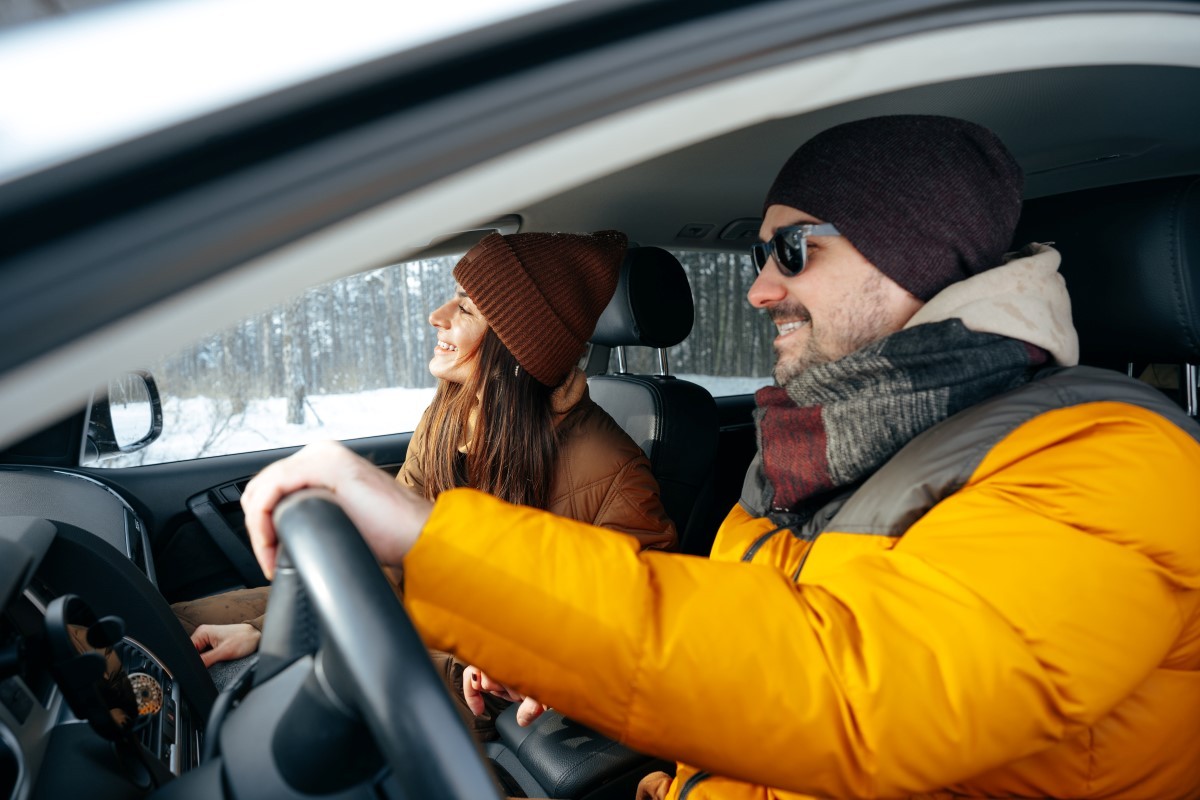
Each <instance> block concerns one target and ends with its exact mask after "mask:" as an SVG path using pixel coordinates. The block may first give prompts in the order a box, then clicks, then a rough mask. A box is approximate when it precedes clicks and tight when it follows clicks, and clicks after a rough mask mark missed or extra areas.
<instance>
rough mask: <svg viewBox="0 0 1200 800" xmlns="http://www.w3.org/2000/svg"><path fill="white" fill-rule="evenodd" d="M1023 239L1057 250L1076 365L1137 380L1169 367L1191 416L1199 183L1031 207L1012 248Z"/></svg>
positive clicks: (1199, 286) (1186, 180)
mask: <svg viewBox="0 0 1200 800" xmlns="http://www.w3.org/2000/svg"><path fill="white" fill-rule="evenodd" d="M1030 241H1038V242H1049V243H1052V244H1053V245H1054V247H1055V248H1056V249H1058V251H1059V252H1061V253H1062V258H1063V262H1062V269H1061V271H1062V274H1063V277H1064V278H1066V281H1067V290H1068V291H1069V292H1070V294H1071V306H1072V314H1073V316H1074V321H1075V328H1076V330H1077V331H1078V332H1079V345H1080V361H1081V362H1082V363H1084V364H1090V365H1092V366H1099V367H1109V368H1112V369H1119V370H1122V371H1127V372H1128V373H1129V374H1132V375H1134V376H1139V375H1141V374H1142V371H1143V369H1144V368H1145V367H1146V366H1147V365H1150V364H1156V365H1162V364H1168V365H1175V366H1176V367H1178V370H1179V380H1178V388H1177V389H1176V390H1175V394H1178V395H1179V396H1178V397H1177V399H1178V400H1179V401H1180V403H1181V405H1184V406H1185V407H1188V406H1189V405H1190V408H1189V409H1188V410H1189V413H1190V414H1191V415H1192V416H1193V417H1194V416H1196V379H1197V370H1196V366H1197V365H1200V275H1197V274H1196V273H1197V270H1200V176H1189V177H1183V178H1167V179H1163V180H1155V181H1145V182H1141V183H1131V184H1124V185H1121V186H1110V187H1105V188H1102V189H1091V190H1086V191H1081V192H1073V193H1071V194H1064V195H1059V196H1056V197H1048V198H1043V199H1038V200H1030V201H1028V202H1027V203H1025V206H1024V208H1023V210H1022V212H1021V221H1020V224H1019V225H1018V227H1017V234H1016V237H1015V238H1014V244H1015V245H1017V246H1020V245H1023V244H1026V243H1028V242H1030ZM1160 388H1164V389H1166V390H1167V391H1168V393H1172V392H1171V391H1170V387H1161V386H1160Z"/></svg>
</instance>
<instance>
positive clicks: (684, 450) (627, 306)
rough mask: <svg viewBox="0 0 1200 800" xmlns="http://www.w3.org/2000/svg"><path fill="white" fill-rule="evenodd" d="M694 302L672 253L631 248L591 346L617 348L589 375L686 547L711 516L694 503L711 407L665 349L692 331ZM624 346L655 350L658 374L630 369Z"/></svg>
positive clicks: (712, 420) (706, 466) (711, 432)
mask: <svg viewBox="0 0 1200 800" xmlns="http://www.w3.org/2000/svg"><path fill="white" fill-rule="evenodd" d="M694 319H695V307H694V305H693V303H692V290H691V287H690V286H689V285H688V279H687V274H686V273H685V272H684V271H683V266H682V265H681V264H680V263H679V261H678V260H677V259H676V258H675V256H673V255H671V254H670V253H668V252H667V251H666V250H663V249H661V248H658V247H631V248H630V249H629V252H628V253H627V254H626V256H625V261H624V262H623V263H622V265H621V275H620V280H619V282H618V284H617V289H616V292H615V293H614V295H613V298H612V300H611V301H610V302H609V304H608V307H607V308H606V309H605V310H604V313H603V314H602V315H601V316H600V320H599V321H598V322H597V323H596V332H595V333H594V334H593V335H592V339H591V341H592V344H593V345H598V346H601V347H606V348H612V349H614V350H615V352H616V362H617V368H616V371H615V372H610V373H606V374H604V375H596V376H593V377H591V378H589V379H588V388H589V390H590V392H591V396H592V399H593V400H594V401H596V403H597V404H598V405H599V406H600V407H601V408H603V409H604V410H605V411H607V412H608V413H609V415H610V416H612V418H613V419H614V420H616V422H617V424H619V425H620V426H621V427H622V428H623V429H624V430H625V432H626V433H628V434H629V436H630V437H631V438H632V439H633V440H634V441H635V442H637V443H638V444H639V445H640V446H641V448H642V450H643V451H644V452H645V453H646V457H647V458H648V459H650V469H651V471H652V472H653V473H654V477H655V478H656V479H657V480H658V485H659V492H660V496H661V498H662V503H663V507H664V508H665V509H666V511H667V516H669V517H670V518H671V520H672V521H673V522H674V523H675V529H676V530H677V531H678V533H679V542H680V548H681V549H683V550H684V551H685V552H691V551H689V550H687V548H686V543H687V542H688V541H689V539H691V538H699V534H698V533H697V531H696V530H695V528H696V526H697V525H699V524H702V523H703V521H705V520H707V519H708V518H709V517H710V515H708V514H704V513H702V512H703V510H704V509H703V506H702V505H701V506H698V505H697V504H698V502H699V501H701V499H702V497H704V496H707V495H706V494H705V493H704V492H703V489H704V487H705V484H706V482H707V481H709V480H710V479H711V475H712V467H713V458H714V457H715V455H716V451H717V436H718V431H719V423H718V421H717V406H716V403H715V402H714V401H713V398H712V395H710V394H709V393H708V391H707V390H706V389H704V388H703V387H702V386H698V385H697V384H694V383H691V382H689V381H685V380H680V379H679V378H676V377H674V376H673V375H670V374H669V370H668V368H667V354H666V348H668V347H672V346H674V345H677V344H679V343H680V342H682V341H683V340H684V339H685V338H687V336H688V334H689V333H691V330H692V322H693V320H694ZM627 346H641V347H651V348H654V349H656V350H657V358H658V371H657V372H656V373H654V374H633V373H630V372H629V371H628V370H627V368H626V364H627V359H626V353H625V348H626V347H627Z"/></svg>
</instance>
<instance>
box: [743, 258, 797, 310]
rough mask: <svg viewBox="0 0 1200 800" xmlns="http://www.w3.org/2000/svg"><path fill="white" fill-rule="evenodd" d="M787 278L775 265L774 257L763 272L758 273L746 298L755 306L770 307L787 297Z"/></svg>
mask: <svg viewBox="0 0 1200 800" xmlns="http://www.w3.org/2000/svg"><path fill="white" fill-rule="evenodd" d="M786 280H787V279H786V278H784V277H783V275H781V274H780V272H779V269H778V268H777V267H776V266H775V259H774V258H772V259H771V260H770V261H768V262H767V265H766V266H765V267H763V270H762V272H760V273H758V277H756V278H755V279H754V283H752V284H750V291H748V292H746V298H747V299H748V300H749V301H750V305H752V306H754V307H755V308H769V307H770V306H772V305H774V304H775V303H778V302H779V301H780V300H782V299H784V298H785V297H787V285H786V284H785V281H786Z"/></svg>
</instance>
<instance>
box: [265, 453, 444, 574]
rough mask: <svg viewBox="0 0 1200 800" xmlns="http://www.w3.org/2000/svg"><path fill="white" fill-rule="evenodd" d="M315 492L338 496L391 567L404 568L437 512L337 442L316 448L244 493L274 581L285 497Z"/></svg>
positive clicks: (270, 470) (268, 472) (274, 467)
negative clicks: (279, 508)
mask: <svg viewBox="0 0 1200 800" xmlns="http://www.w3.org/2000/svg"><path fill="white" fill-rule="evenodd" d="M310 488H312V489H328V490H329V491H331V492H333V493H334V494H335V495H337V499H338V502H339V503H340V504H341V506H342V510H343V511H345V512H346V516H347V517H349V518H350V521H351V522H353V523H354V525H355V526H356V527H357V528H358V530H359V532H360V533H361V534H362V537H363V539H364V540H366V542H367V546H369V547H370V548H371V550H372V552H374V553H375V557H376V558H377V559H379V561H380V563H382V564H385V565H388V566H399V565H400V562H401V560H402V559H403V558H404V555H405V554H406V553H407V552H408V551H409V550H410V549H411V548H412V546H413V544H415V543H416V541H417V536H418V535H420V533H421V528H422V527H423V526H424V525H425V520H427V519H428V518H429V514H430V512H431V511H432V509H433V504H432V503H430V502H429V501H428V500H426V499H424V498H423V497H420V496H419V495H417V494H416V493H414V492H412V491H410V490H408V489H406V488H404V487H403V486H399V485H397V484H396V482H395V481H393V480H392V478H391V476H390V475H388V474H387V473H386V472H384V471H383V470H381V469H379V468H377V467H376V466H375V465H374V464H372V463H371V462H370V461H367V460H366V459H364V458H360V457H359V456H357V455H355V454H354V453H353V452H351V451H350V450H348V449H346V448H345V447H343V446H342V445H340V444H338V443H337V442H317V443H316V444H310V445H309V446H308V447H305V448H304V449H303V450H301V451H300V452H298V453H296V454H295V455H292V456H290V457H288V458H285V459H283V460H282V461H276V462H275V463H274V464H271V465H270V466H268V467H267V468H266V469H264V470H263V471H262V472H260V473H258V475H257V476H256V477H255V478H254V480H252V481H250V483H249V485H248V486H246V491H245V492H243V493H242V510H243V511H244V512H245V514H246V531H247V532H248V533H249V535H250V542H251V544H252V545H253V546H254V554H255V556H257V558H258V563H259V566H261V567H262V570H263V573H264V574H266V576H267V577H268V578H270V577H272V576H273V575H274V574H275V557H276V555H277V548H278V545H279V543H278V539H277V537H276V535H275V526H274V524H273V522H272V520H271V514H272V513H273V512H274V511H275V506H276V505H278V504H279V502H280V501H281V500H283V498H284V497H286V496H287V495H289V494H291V493H292V492H296V491H299V490H300V489H310Z"/></svg>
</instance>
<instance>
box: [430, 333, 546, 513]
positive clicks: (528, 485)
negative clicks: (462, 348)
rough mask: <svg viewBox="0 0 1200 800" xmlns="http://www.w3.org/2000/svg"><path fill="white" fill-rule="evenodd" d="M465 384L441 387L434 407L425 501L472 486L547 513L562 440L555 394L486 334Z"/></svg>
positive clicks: (451, 384)
mask: <svg viewBox="0 0 1200 800" xmlns="http://www.w3.org/2000/svg"><path fill="white" fill-rule="evenodd" d="M468 358H473V359H475V361H476V369H475V373H474V374H473V375H472V376H471V378H470V380H468V381H467V382H465V383H461V384H459V383H451V382H450V381H445V380H442V381H438V388H437V392H436V393H435V394H434V396H433V403H432V404H431V405H430V407H429V428H428V433H427V435H426V446H425V453H424V461H425V463H424V464H423V465H422V466H423V467H424V472H425V497H426V498H428V499H430V500H433V499H434V498H436V497H437V496H438V495H439V494H441V493H442V492H443V491H445V490H447V489H453V488H455V487H458V486H470V487H471V488H473V489H478V490H480V491H482V492H487V493H488V494H491V495H494V496H496V497H499V498H500V499H501V500H507V501H508V502H510V503H519V504H520V505H526V506H534V507H535V508H545V507H546V506H547V505H548V504H549V501H550V482H551V479H552V478H553V476H554V462H555V458H556V457H557V443H558V438H557V436H556V435H555V432H554V418H553V411H552V409H551V402H550V395H551V392H552V391H553V390H552V389H551V388H550V387H548V386H545V385H543V384H541V383H539V382H538V381H537V380H535V379H534V378H533V377H531V376H530V375H529V373H528V372H526V371H525V370H523V369H519V368H518V364H517V360H516V359H515V358H513V355H512V353H510V352H509V351H508V348H507V347H505V346H504V344H503V343H502V342H501V341H500V338H499V337H498V336H496V334H495V332H494V331H492V329H491V328H489V329H488V330H487V331H486V332H484V335H483V340H482V341H481V342H480V345H479V347H478V348H476V350H475V352H474V353H472V354H470V355H468ZM476 397H479V398H480V399H479V402H478V406H479V418H478V420H476V423H475V430H474V433H473V434H472V437H471V446H470V448H469V450H468V452H467V454H466V455H465V456H464V455H463V454H462V453H460V452H459V451H458V448H459V447H460V446H461V445H462V444H463V437H464V436H465V435H466V433H467V431H468V430H469V423H468V420H469V419H470V415H471V409H472V408H474V407H475V406H476V400H475V398H476Z"/></svg>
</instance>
